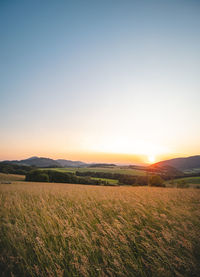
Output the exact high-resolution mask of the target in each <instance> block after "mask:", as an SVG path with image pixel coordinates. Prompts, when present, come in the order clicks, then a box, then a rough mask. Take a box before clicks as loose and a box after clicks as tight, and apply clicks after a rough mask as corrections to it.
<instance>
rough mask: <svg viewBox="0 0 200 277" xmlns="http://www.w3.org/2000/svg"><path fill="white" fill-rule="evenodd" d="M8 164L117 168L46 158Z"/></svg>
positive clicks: (14, 161)
mask: <svg viewBox="0 0 200 277" xmlns="http://www.w3.org/2000/svg"><path fill="white" fill-rule="evenodd" d="M4 162H6V163H12V164H17V165H26V166H35V167H88V166H91V167H109V166H115V164H105V163H102V164H101V163H100V164H95V163H91V164H89V163H84V162H81V161H71V160H65V159H58V160H53V159H49V158H44V157H31V158H28V159H25V160H19V161H18V160H13V161H4Z"/></svg>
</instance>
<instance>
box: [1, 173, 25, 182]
mask: <svg viewBox="0 0 200 277" xmlns="http://www.w3.org/2000/svg"><path fill="white" fill-rule="evenodd" d="M24 180H25V176H24V175H18V174H5V173H1V172H0V182H2V183H3V182H7V181H24Z"/></svg>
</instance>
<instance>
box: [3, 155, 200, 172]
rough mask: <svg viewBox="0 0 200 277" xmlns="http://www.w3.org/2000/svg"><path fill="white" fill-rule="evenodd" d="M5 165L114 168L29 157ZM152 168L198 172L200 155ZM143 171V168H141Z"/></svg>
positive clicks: (162, 163)
mask: <svg viewBox="0 0 200 277" xmlns="http://www.w3.org/2000/svg"><path fill="white" fill-rule="evenodd" d="M4 162H7V163H14V164H18V165H27V166H35V167H109V166H115V164H106V163H100V164H95V163H91V164H89V163H84V162H81V161H71V160H65V159H58V160H53V159H49V158H44V157H31V158H29V159H25V160H19V161H18V160H14V161H4ZM152 166H153V167H157V168H159V167H166V166H169V167H173V168H175V169H177V170H180V171H187V170H192V169H199V171H200V155H198V156H191V157H187V158H175V159H170V160H165V161H161V162H158V163H155V164H153V165H152ZM141 169H144V166H143V167H141Z"/></svg>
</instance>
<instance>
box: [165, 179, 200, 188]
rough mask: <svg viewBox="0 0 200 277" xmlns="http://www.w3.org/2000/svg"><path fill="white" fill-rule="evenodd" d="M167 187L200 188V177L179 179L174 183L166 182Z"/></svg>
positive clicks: (173, 181)
mask: <svg viewBox="0 0 200 277" xmlns="http://www.w3.org/2000/svg"><path fill="white" fill-rule="evenodd" d="M165 185H166V186H172V187H176V186H181V185H182V186H183V187H184V186H185V187H194V188H200V176H198V177H184V178H177V179H174V180H172V181H166V182H165Z"/></svg>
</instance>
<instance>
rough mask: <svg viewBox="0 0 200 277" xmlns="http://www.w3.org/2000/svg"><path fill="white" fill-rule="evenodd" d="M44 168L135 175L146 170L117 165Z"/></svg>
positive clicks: (144, 173) (143, 173) (141, 174)
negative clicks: (107, 166)
mask: <svg viewBox="0 0 200 277" xmlns="http://www.w3.org/2000/svg"><path fill="white" fill-rule="evenodd" d="M45 169H51V170H57V171H60V172H76V171H80V172H86V171H92V172H108V173H120V174H127V175H137V176H144V175H146V172H145V171H143V170H137V169H131V168H123V167H119V166H114V167H109V168H106V167H68V168H45Z"/></svg>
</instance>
